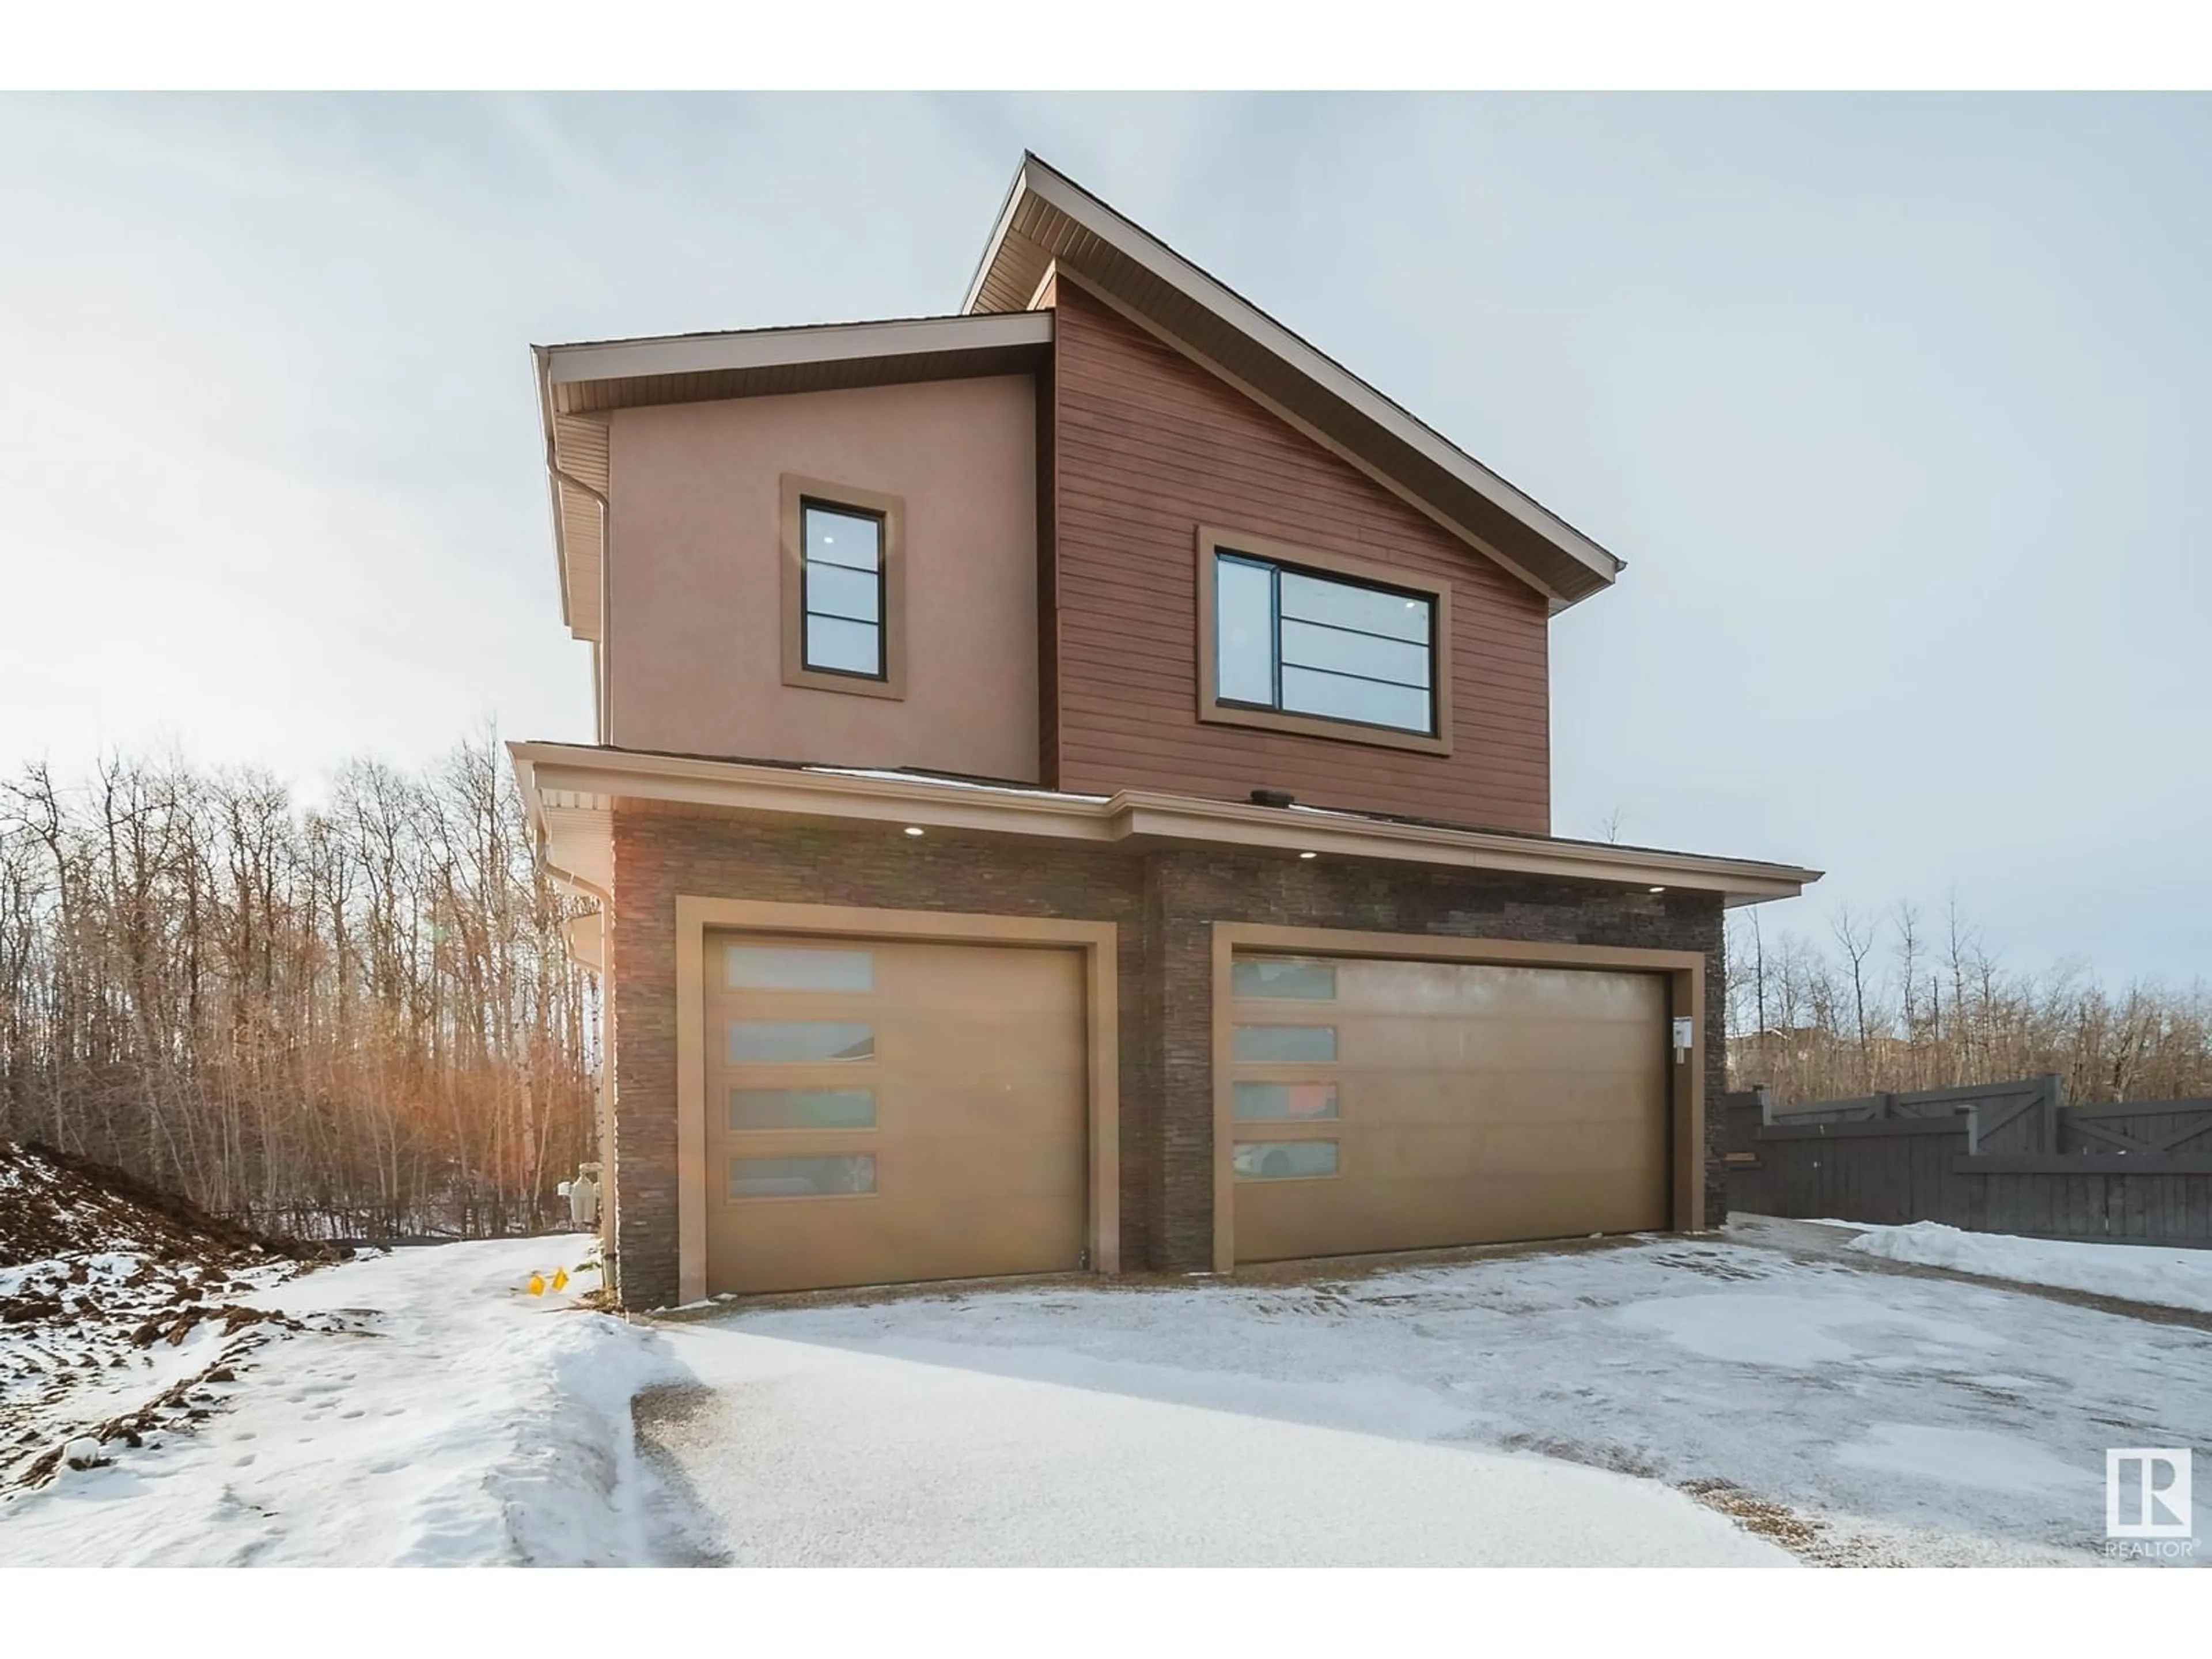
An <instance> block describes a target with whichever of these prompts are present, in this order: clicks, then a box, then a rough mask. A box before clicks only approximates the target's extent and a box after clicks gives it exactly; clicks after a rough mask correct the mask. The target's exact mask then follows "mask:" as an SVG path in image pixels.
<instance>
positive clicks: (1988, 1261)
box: [1820, 1221, 2212, 1314]
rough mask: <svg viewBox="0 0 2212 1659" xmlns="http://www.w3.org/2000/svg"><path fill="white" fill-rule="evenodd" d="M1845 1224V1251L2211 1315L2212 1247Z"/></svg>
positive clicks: (1927, 1225) (1923, 1224)
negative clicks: (2072, 1240)
mask: <svg viewBox="0 0 2212 1659" xmlns="http://www.w3.org/2000/svg"><path fill="white" fill-rule="evenodd" d="M1820 1225H1824V1226H1837V1227H1850V1228H1851V1229H1852V1230H1853V1231H1856V1232H1857V1234H1858V1235H1859V1236H1858V1237H1857V1238H1855V1239H1853V1240H1851V1241H1850V1243H1848V1244H1846V1245H1845V1246H1844V1249H1850V1250H1857V1251H1858V1252H1860V1253H1861V1254H1862V1255H1873V1256H1880V1257H1881V1259H1882V1260H1884V1261H1908V1262H1912V1263H1914V1264H1916V1265H1917V1266H1919V1267H1948V1268H1950V1269H1951V1270H1952V1271H1953V1272H1954V1273H1973V1274H1976V1275H1978V1276H1979V1277H1981V1278H1984V1279H2009V1280H2011V1281H2012V1282H2013V1283H2015V1284H2016V1285H2050V1286H2051V1287H2052V1288H2054V1289H2057V1290H2066V1291H2088V1292H2090V1293H2091V1294H2093V1295H2096V1296H2110V1297H2119V1298H2121V1299H2122V1300H2124V1301H2129V1302H2147V1303H2149V1304H2151V1305H2153V1306H2154V1307H2160V1308H2186V1309H2188V1310H2191V1311H2192V1312H2195V1313H2204V1314H2212V1250H2175V1249H2154V1248H2152V1247H2150V1246H2148V1245H2142V1244H2069V1243H2058V1242H2056V1241H2053V1240H2051V1239H2045V1238H2014V1237H2008V1236H2006V1235H2004V1234H2002V1233H1968V1232H1961V1231H1960V1230H1959V1229H1958V1228H1956V1227H1947V1226H1945V1225H1943V1224H1942V1223H1941V1222H1940V1221H1916V1222H1914V1223H1913V1224H1912V1225H1911V1226H1908V1227H1862V1226H1859V1225H1857V1223H1855V1222H1849V1221H1838V1222H1824V1223H1821V1224H1820Z"/></svg>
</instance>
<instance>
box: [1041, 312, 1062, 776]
mask: <svg viewBox="0 0 2212 1659" xmlns="http://www.w3.org/2000/svg"><path fill="white" fill-rule="evenodd" d="M1057 295H1058V286H1057V284H1056V283H1054V281H1053V279H1051V278H1049V277H1048V278H1047V279H1046V281H1045V283H1044V285H1043V287H1042V289H1040V290H1039V291H1038V294H1037V303H1038V305H1039V306H1041V307H1050V306H1053V305H1054V304H1056V303H1057V302H1058V301H1057ZM1052 386H1053V377H1052V360H1051V358H1050V357H1049V356H1048V357H1047V358H1046V359H1045V361H1044V363H1043V366H1042V368H1039V369H1038V370H1037V377H1036V475H1037V476H1036V520H1037V593H1036V600H1037V781H1038V782H1040V783H1042V785H1043V786H1044V787H1046V788H1048V789H1057V788H1058V787H1060V716H1059V711H1060V623H1059V618H1058V617H1057V615H1056V613H1055V609H1054V607H1055V605H1057V603H1058V601H1057V600H1056V599H1054V595H1055V594H1056V593H1057V592H1059V581H1060V579H1059V574H1058V571H1059V564H1058V560H1057V558H1056V557H1055V555H1054V537H1055V535H1056V533H1057V531H1058V526H1059V522H1060V508H1059V506H1058V501H1059V491H1058V483H1059V479H1058V470H1057V469H1058V457H1059V454H1060V446H1059V444H1058V442H1057V441H1055V439H1054V428H1053V416H1054V413H1055V411H1056V407H1057V405H1056V402H1055V399H1054V395H1053V389H1052Z"/></svg>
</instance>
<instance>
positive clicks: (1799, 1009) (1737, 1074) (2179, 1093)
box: [1727, 896, 2212, 1104]
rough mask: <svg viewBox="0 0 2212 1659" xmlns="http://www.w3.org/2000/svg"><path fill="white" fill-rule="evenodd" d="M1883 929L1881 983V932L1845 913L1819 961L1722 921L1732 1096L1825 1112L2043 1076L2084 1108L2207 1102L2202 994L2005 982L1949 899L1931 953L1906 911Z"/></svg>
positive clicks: (2200, 987)
mask: <svg viewBox="0 0 2212 1659" xmlns="http://www.w3.org/2000/svg"><path fill="white" fill-rule="evenodd" d="M1891 920H1892V923H1893V927H1894V928H1895V931H1896V940H1895V945H1894V949H1893V951H1892V953H1891V957H1890V960H1891V963H1893V969H1888V970H1886V969H1885V968H1884V966H1883V964H1882V963H1881V961H1880V960H1879V959H1878V957H1877V952H1876V947H1877V945H1879V944H1880V933H1881V930H1880V925H1879V924H1878V923H1877V922H1875V921H1869V919H1868V918H1867V917H1866V916H1865V915H1863V914H1862V913H1859V912H1856V911H1853V910H1850V908H1848V907H1847V908H1844V910H1843V911H1841V912H1839V914H1838V916H1837V918H1836V921H1835V923H1834V925H1833V927H1832V933H1833V938H1834V944H1835V951H1836V953H1837V954H1836V957H1835V959H1833V960H1831V959H1830V958H1829V957H1826V956H1824V955H1823V954H1822V953H1821V951H1820V949H1819V948H1818V947H1817V946H1816V945H1814V944H1812V943H1810V942H1808V941H1807V940H1805V939H1802V938H1799V937H1797V936H1796V935H1794V934H1784V935H1783V936H1782V937H1781V939H1778V940H1775V939H1767V938H1765V936H1764V935H1763V934H1762V933H1759V931H1758V930H1757V928H1756V927H1755V925H1754V924H1753V922H1751V921H1741V920H1734V919H1732V920H1731V921H1730V923H1729V928H1730V933H1731V938H1730V939H1729V951H1728V966H1729V987H1728V996H1727V1007H1728V1011H1729V1076H1730V1079H1731V1086H1733V1087H1737V1088H1747V1087H1749V1086H1750V1085H1753V1084H1755V1083H1764V1084H1766V1085H1770V1086H1771V1087H1772V1088H1773V1090H1774V1091H1775V1093H1776V1096H1777V1097H1778V1099H1781V1100H1783V1101H1784V1102H1788V1101H1802V1100H1831V1099H1837V1098H1840V1097H1845V1096H1850V1095H1857V1094H1865V1093H1872V1092H1875V1091H1890V1090H1895V1091H1900V1092H1904V1091H1912V1090H1918V1089H1936V1088H1948V1087H1952V1086H1954V1085H1961V1084H1972V1083H1996V1082H2002V1081H2007V1080H2009V1079H2015V1078H2026V1077H2035V1076H2039V1075H2042V1074H2044V1073H2057V1075H2058V1077H2059V1078H2060V1079H2061V1080H2062V1081H2063V1085H2064V1087H2065V1091H2066V1097H2067V1098H2068V1099H2069V1100H2071V1101H2075V1102H2078V1103H2082V1104H2093V1103H2100V1102H2107V1101H2124V1100H2179V1099H2189V1098H2194V1097H2203V1096H2212V987H2207V986H2206V985H2204V984H2203V983H2201V982H2200V983H2198V984H2197V985H2195V986H2193V987H2190V988H2188V989H2186V990H2179V991H2177V990H2173V989H2170V988H2167V987H2162V986H2158V985H2145V984H2136V985H2130V986H2129V987H2126V988H2125V989H2124V990H2118V991H2114V990H2111V989H2108V988H2107V987H2105V986H2103V985H2101V984H2100V983H2098V982H2097V981H2096V980H2095V979H2094V977H2093V976H2092V975H2087V973H2086V972H2085V971H2084V970H2083V969H2081V967H2080V966H2079V965H2078V964H2068V963H2062V964H2060V965H2058V966H2057V967H2056V968H2053V969H2049V970H2047V971H2045V972H2043V973H2039V974H2022V973H2014V972H2011V971H2008V969H2006V968H2005V967H2004V966H2003V965H2002V963H1999V962H1998V961H1997V959H1996V957H1995V956H1993V955H1992V954H1991V952H1990V951H1989V949H1988V947H1987V946H1986V945H1985V944H1984V941H1983V939H1982V937H1981V935H1980V933H1978V931H1977V930H1976V929H1975V928H1974V927H1972V925H1971V924H1970V923H1969V922H1968V921H1967V920H1966V916H1965V915H1963V913H1962V912H1961V910H1960V906H1959V902H1958V900H1957V898H1956V896H1953V897H1952V898H1951V899H1950V900H1949V901H1948V902H1947V904H1946V905H1945V907H1944V912H1943V916H1942V937H1941V938H1940V939H1936V941H1934V942H1933V943H1932V944H1931V943H1930V941H1929V939H1927V937H1926V935H1925V930H1923V926H1922V923H1921V920H1920V915H1919V913H1918V912H1917V910H1916V909H1914V908H1913V907H1911V905H1900V906H1899V907H1897V908H1896V909H1895V910H1894V911H1893V913H1892V918H1891ZM1931 956H1933V957H1936V958H1937V960H1936V961H1935V962H1934V963H1933V969H1932V971H1931V967H1930V963H1929V957H1931ZM1892 972H1893V975H1894V977H1892Z"/></svg>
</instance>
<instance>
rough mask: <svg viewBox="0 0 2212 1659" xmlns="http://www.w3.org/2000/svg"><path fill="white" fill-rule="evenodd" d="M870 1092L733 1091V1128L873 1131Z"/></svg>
mask: <svg viewBox="0 0 2212 1659" xmlns="http://www.w3.org/2000/svg"><path fill="white" fill-rule="evenodd" d="M730 1127H732V1129H872V1128H874V1127H876V1091H874V1090H873V1089H732V1090H731V1091H730Z"/></svg>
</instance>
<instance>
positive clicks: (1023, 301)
mask: <svg viewBox="0 0 2212 1659" xmlns="http://www.w3.org/2000/svg"><path fill="white" fill-rule="evenodd" d="M1054 267H1057V268H1058V270H1059V271H1060V274H1061V275H1063V276H1069V275H1072V276H1074V277H1075V278H1076V279H1077V280H1078V281H1079V283H1081V285H1082V286H1083V287H1085V289H1089V290H1091V291H1092V292H1094V293H1096V294H1097V295H1098V296H1099V297H1100V298H1101V299H1103V300H1105V301H1107V302H1109V304H1112V305H1114V306H1115V307H1117V308H1119V309H1121V310H1123V311H1125V312H1127V313H1133V316H1134V317H1135V318H1136V319H1137V320H1139V321H1140V322H1142V323H1143V324H1145V325H1147V326H1149V327H1150V328H1152V330H1153V331H1155V332H1156V333H1158V334H1159V335H1161V336H1162V337H1164V338H1165V339H1167V340H1168V341H1169V343H1171V344H1174V345H1176V346H1177V347H1179V348H1180V349H1182V350H1183V351H1184V352H1185V353H1186V354H1187V355H1188V356H1191V357H1193V358H1194V359H1195V360H1196V361H1198V362H1200V363H1202V364H1204V365H1206V367H1208V368H1211V369H1212V370H1213V371H1214V372H1215V373H1216V374H1220V375H1221V376H1222V377H1223V378H1224V379H1225V380H1229V381H1230V382H1231V383H1232V384H1234V385H1237V386H1241V387H1242V388H1243V389H1244V390H1245V391H1247V392H1249V393H1251V394H1252V395H1253V396H1254V397H1255V398H1257V399H1258V400H1259V401H1260V402H1261V403H1262V404H1266V405H1267V406H1268V407H1270V408H1272V409H1273V410H1275V411H1276V412H1277V413H1278V414H1280V415H1281V416H1284V417H1285V419H1288V420H1290V421H1291V422H1292V423H1293V424H1295V425H1297V426H1299V427H1301V428H1304V429H1305V430H1306V431H1307V432H1308V434H1309V435H1310V436H1313V437H1315V438H1316V439H1317V440H1318V441H1321V442H1322V443H1323V444H1325V445H1327V446H1328V447H1330V448H1332V449H1334V450H1335V451H1336V452H1337V453H1339V454H1340V455H1342V456H1344V457H1345V458H1346V459H1348V460H1350V461H1352V463H1353V464H1355V465H1359V466H1360V467H1362V469H1363V470H1364V471H1368V472H1369V473H1370V475H1371V476H1374V477H1376V478H1377V479H1378V480H1379V481H1380V482H1382V483H1385V484H1386V485H1388V486H1389V487H1391V488H1392V489H1395V490H1396V491H1397V492H1398V493H1399V494H1401V495H1403V496H1405V497H1406V498H1407V500H1409V501H1412V502H1413V504H1414V505H1415V506H1417V507H1420V508H1422V509H1423V510H1424V511H1425V512H1427V513H1429V515H1430V516H1431V518H1433V519H1435V520H1437V521H1438V522H1439V523H1441V524H1443V526H1445V527H1446V528H1448V529H1450V530H1452V531H1454V532H1456V533H1457V534H1458V535H1460V536H1461V537H1462V538H1463V539H1465V540H1466V541H1468V543H1469V544H1472V545H1474V547H1476V548H1478V549H1480V550H1481V551H1483V552H1485V553H1486V554H1487V555H1489V556H1491V557H1492V558H1493V559H1495V560H1496V561H1497V562H1498V563H1500V564H1502V565H1504V566H1505V567H1506V568H1508V569H1510V570H1511V571H1513V572H1514V573H1515V574H1516V575H1518V576H1520V577H1521V578H1522V580H1525V581H1528V582H1529V583H1530V584H1532V585H1533V586H1535V587H1536V588H1538V589H1539V590H1540V591H1541V592H1543V593H1545V594H1546V595H1547V597H1548V598H1549V599H1551V600H1552V602H1553V605H1554V606H1555V607H1562V608H1563V607H1565V606H1566V605H1572V604H1574V603H1575V602H1576V601H1577V600H1579V599H1587V598H1589V596H1590V595H1591V594H1593V593H1596V592H1601V591H1602V590H1603V589H1604V588H1606V587H1607V586H1610V585H1611V584H1612V582H1613V579H1614V578H1615V577H1616V576H1618V575H1619V574H1620V571H1621V569H1622V568H1623V565H1622V562H1621V561H1620V559H1618V558H1616V557H1615V556H1613V554H1611V553H1609V552H1607V550H1605V549H1604V548H1602V547H1601V546H1600V545H1598V544H1597V543H1596V542H1595V541H1593V540H1591V539H1590V538H1589V537H1588V536H1586V535H1584V534H1583V532H1580V531H1578V530H1577V529H1576V528H1575V527H1574V526H1572V525H1571V524H1569V523H1567V522H1566V521H1565V520H1564V519H1561V518H1560V517H1559V515H1558V514H1557V513H1553V512H1552V511H1550V510H1549V509H1548V508H1547V507H1544V506H1543V505H1542V503H1541V502H1539V501H1535V500H1534V498H1533V497H1531V496H1529V495H1527V494H1526V493H1525V492H1523V491H1522V490H1520V489H1516V488H1515V487H1514V486H1513V485H1512V484H1510V483H1507V482H1506V481H1505V480H1504V478H1501V477H1498V474H1496V473H1495V472H1492V471H1491V470H1490V469H1489V468H1488V467H1486V466H1485V465H1482V463H1481V462H1480V461H1478V460H1476V459H1474V457H1473V456H1471V455H1469V454H1468V453H1466V452H1465V451H1464V450H1462V449H1461V448H1459V447H1457V446H1456V445H1455V444H1453V443H1452V442H1451V441H1449V440H1448V439H1446V438H1445V437H1443V435H1441V434H1439V433H1437V432H1436V431H1435V430H1433V429H1432V428H1430V427H1428V426H1426V425H1425V424H1424V423H1423V422H1420V421H1419V420H1418V419H1416V418H1415V417H1414V416H1412V415H1411V414H1409V413H1407V411H1406V410H1404V409H1402V408H1401V407H1400V406H1399V405H1398V404H1395V403H1393V402H1392V401H1391V400H1390V399H1389V398H1386V397H1384V396H1383V394H1382V393H1381V392H1377V391H1376V389H1375V388H1374V387H1373V386H1370V385H1368V384H1367V382H1366V381H1364V380H1361V379H1360V378H1359V377H1358V376H1357V375H1356V374H1352V372H1351V371H1350V370H1348V369H1346V368H1345V367H1344V366H1343V365H1342V364H1340V363H1338V362H1335V361H1334V359H1332V358H1330V357H1328V356H1325V355H1323V354H1322V352H1320V351H1318V350H1316V349H1315V348H1314V347H1313V346H1312V345H1311V344H1310V343H1307V342H1306V341H1304V340H1303V339H1301V338H1300V337H1298V336H1297V335H1296V334H1293V333H1292V332H1291V331H1290V330H1288V329H1286V328H1285V327H1284V326H1283V325H1281V324H1280V323H1278V322H1276V321H1275V320H1274V319H1273V318H1271V317H1269V316H1268V315H1267V313H1264V312H1262V311H1261V310H1260V309H1259V308H1258V307H1256V306H1254V305H1253V304H1251V303H1250V302H1249V301H1247V300H1245V299H1243V297H1241V296H1240V295H1237V294H1236V293H1234V292H1232V291H1231V289H1228V288H1226V287H1225V286H1224V285H1223V284H1222V283H1219V282H1218V281H1216V280H1215V279H1214V278H1213V277H1212V276H1208V275H1207V274H1206V272H1205V271H1203V270H1200V269H1199V268H1198V267H1197V266H1196V265H1194V264H1191V263H1190V261H1189V260H1188V259H1185V258H1182V255H1180V254H1178V253H1176V252H1175V251H1174V250H1173V249H1172V248H1170V247H1169V246H1166V245H1165V244H1164V243H1163V242H1161V241H1160V240H1158V238H1156V237H1154V236H1152V234H1150V233H1149V232H1147V231H1146V230H1145V229H1143V228H1141V227H1140V226H1138V225H1136V224H1133V223H1132V222H1130V221H1129V220H1127V219H1126V218H1124V217H1122V216H1121V215H1120V214H1119V213H1117V212H1115V210H1113V209H1112V208H1110V207H1109V206H1107V205H1106V204H1105V203H1103V202H1102V201H1100V200H1099V199H1098V198H1097V197H1095V196H1093V195H1091V193H1090V192H1089V191H1086V190H1085V189H1083V188H1082V187H1081V186H1080V185H1077V184H1075V183H1073V181H1072V180H1070V179H1067V178H1066V176H1065V175H1063V174H1061V173H1059V172H1057V171H1055V170H1054V168H1052V167H1049V166H1048V165H1047V164H1046V163H1045V162H1043V161H1039V160H1038V159H1037V158H1036V156H1035V155H1024V157H1023V159H1022V165H1021V167H1020V169H1019V170H1018V172H1017V173H1015V175H1014V182H1013V186H1012V189H1011V190H1010V191H1008V193H1007V197H1006V206H1005V208H1004V209H1003V210H1001V211H1000V215H999V218H998V222H997V224H996V225H995V226H994V228H993V230H992V233H991V239H990V241H989V243H988V244H987V246H986V247H985V249H984V252H983V258H982V263H981V264H980V265H979V266H978V267H977V268H976V271H975V277H974V279H973V280H972V281H971V282H970V283H969V285H968V293H967V295H966V298H965V299H964V301H963V309H964V310H966V311H969V312H981V313H988V312H1006V311H1012V310H1018V309H1022V308H1025V307H1029V306H1030V305H1031V304H1033V303H1034V302H1035V300H1036V295H1037V294H1038V292H1039V290H1040V289H1041V287H1042V284H1043V282H1044V279H1045V277H1046V276H1047V275H1048V273H1049V272H1051V271H1053V270H1054Z"/></svg>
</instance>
